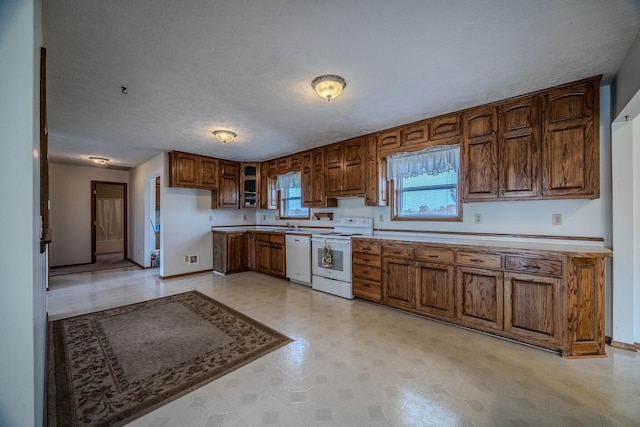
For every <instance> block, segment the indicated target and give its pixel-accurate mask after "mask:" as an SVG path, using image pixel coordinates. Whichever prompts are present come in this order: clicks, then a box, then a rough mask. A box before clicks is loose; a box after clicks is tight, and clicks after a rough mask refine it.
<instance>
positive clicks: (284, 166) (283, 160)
mask: <svg viewBox="0 0 640 427" xmlns="http://www.w3.org/2000/svg"><path fill="white" fill-rule="evenodd" d="M289 165H290V162H289V156H286V157H280V158H279V159H276V171H277V173H278V174H285V173H287V172H289Z"/></svg>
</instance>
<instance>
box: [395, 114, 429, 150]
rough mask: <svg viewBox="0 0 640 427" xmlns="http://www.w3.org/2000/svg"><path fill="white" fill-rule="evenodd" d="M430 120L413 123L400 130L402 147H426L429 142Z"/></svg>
mask: <svg viewBox="0 0 640 427" xmlns="http://www.w3.org/2000/svg"><path fill="white" fill-rule="evenodd" d="M429 123H430V122H429V121H427V120H425V121H422V122H417V123H411V124H409V125H406V126H403V127H402V129H401V130H400V135H401V140H402V147H414V149H419V148H422V147H423V146H424V147H426V143H427V142H429Z"/></svg>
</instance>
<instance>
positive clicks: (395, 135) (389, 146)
mask: <svg viewBox="0 0 640 427" xmlns="http://www.w3.org/2000/svg"><path fill="white" fill-rule="evenodd" d="M401 141H402V135H401V128H396V129H390V130H386V131H382V132H379V133H378V152H380V153H384V154H385V155H386V154H387V153H389V152H394V151H397V150H398V149H399V148H400V143H401Z"/></svg>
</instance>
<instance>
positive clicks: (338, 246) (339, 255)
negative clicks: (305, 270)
mask: <svg viewBox="0 0 640 427" xmlns="http://www.w3.org/2000/svg"><path fill="white" fill-rule="evenodd" d="M325 245H328V246H329V253H330V254H331V264H330V265H327V263H326V261H327V260H326V259H325V260H324V262H323V253H324V250H325V249H324V248H325ZM311 249H312V250H311V272H312V273H313V275H314V276H321V277H326V278H328V279H334V280H340V281H342V282H347V283H351V240H350V239H331V238H327V239H325V238H321V237H313V238H311ZM323 264H324V265H323Z"/></svg>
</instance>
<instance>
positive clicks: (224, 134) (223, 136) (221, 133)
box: [213, 130, 238, 144]
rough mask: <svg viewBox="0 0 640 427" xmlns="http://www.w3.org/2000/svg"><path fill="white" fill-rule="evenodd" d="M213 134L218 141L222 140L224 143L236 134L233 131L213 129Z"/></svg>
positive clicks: (231, 139)
mask: <svg viewBox="0 0 640 427" xmlns="http://www.w3.org/2000/svg"><path fill="white" fill-rule="evenodd" d="M213 135H214V136H215V137H216V139H217V140H218V141H220V142H223V143H225V144H228V143H229V142H231V141H233V138H235V137H236V136H238V135H236V134H235V132H231V131H230V130H214V131H213Z"/></svg>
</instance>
